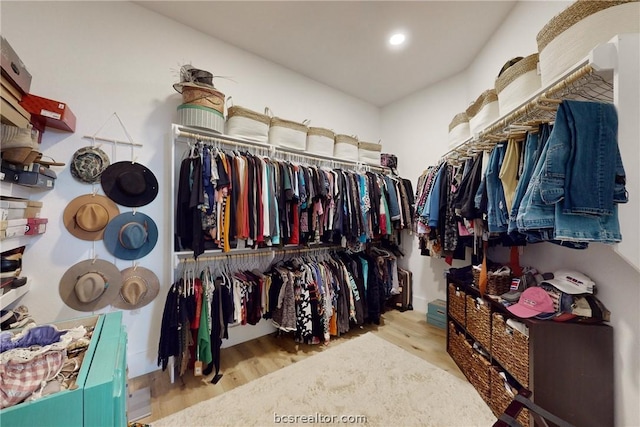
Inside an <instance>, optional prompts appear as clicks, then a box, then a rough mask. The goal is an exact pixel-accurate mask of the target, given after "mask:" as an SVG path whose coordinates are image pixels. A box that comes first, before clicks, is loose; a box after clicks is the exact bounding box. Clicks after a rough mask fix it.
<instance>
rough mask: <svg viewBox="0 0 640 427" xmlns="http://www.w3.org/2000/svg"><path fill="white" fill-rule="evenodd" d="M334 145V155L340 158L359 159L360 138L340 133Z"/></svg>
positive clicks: (355, 160)
mask: <svg viewBox="0 0 640 427" xmlns="http://www.w3.org/2000/svg"><path fill="white" fill-rule="evenodd" d="M335 141H336V143H335V145H334V146H333V156H334V157H337V158H339V159H344V160H351V161H354V162H357V161H358V139H357V138H354V137H353V136H349V135H343V134H338V135H336V138H335Z"/></svg>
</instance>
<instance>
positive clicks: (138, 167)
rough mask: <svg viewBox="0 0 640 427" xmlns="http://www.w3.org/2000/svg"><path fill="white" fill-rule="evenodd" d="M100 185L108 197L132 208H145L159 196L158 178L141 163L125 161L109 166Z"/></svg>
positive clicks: (103, 173)
mask: <svg viewBox="0 0 640 427" xmlns="http://www.w3.org/2000/svg"><path fill="white" fill-rule="evenodd" d="M100 184H101V185H102V190H103V191H104V193H105V194H106V195H107V197H109V198H110V199H111V200H113V201H114V202H116V203H117V204H119V205H122V206H128V207H132V208H133V207H140V206H145V205H147V204H149V203H151V202H152V201H153V200H154V199H155V198H156V196H157V195H158V180H157V178H156V176H155V175H154V174H153V172H152V171H151V170H150V169H149V168H148V167H146V166H145V165H142V164H140V163H134V162H128V161H123V162H116V163H113V164H111V165H109V167H108V168H106V169H105V170H104V172H102V175H101V177H100Z"/></svg>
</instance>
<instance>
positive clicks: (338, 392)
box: [152, 332, 495, 427]
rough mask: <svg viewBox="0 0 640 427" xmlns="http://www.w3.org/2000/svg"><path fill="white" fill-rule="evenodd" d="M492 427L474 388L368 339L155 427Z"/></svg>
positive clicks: (388, 345)
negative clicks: (291, 426) (362, 426)
mask: <svg viewBox="0 0 640 427" xmlns="http://www.w3.org/2000/svg"><path fill="white" fill-rule="evenodd" d="M343 416H344V418H343ZM357 416H363V417H364V418H360V419H357V418H356V417H357ZM494 422H495V417H494V416H493V414H492V413H491V410H490V409H489V408H488V407H487V405H486V404H485V403H484V402H483V401H482V398H480V396H479V395H478V393H477V392H476V391H475V389H474V388H473V387H472V386H471V384H469V383H468V382H466V381H463V380H461V379H459V378H457V377H455V376H453V375H451V374H449V373H448V372H446V371H444V370H442V369H440V368H438V367H436V366H434V365H432V364H430V363H428V362H426V361H424V360H422V359H420V358H419V357H417V356H414V355H413V354H411V353H409V352H407V351H405V350H403V349H401V348H400V347H398V346H396V345H394V344H391V343H389V342H388V341H386V340H384V339H382V338H378V337H377V336H376V335H374V334H372V333H370V332H369V333H366V334H364V335H362V336H360V337H358V338H355V339H352V340H349V341H347V342H345V343H342V344H339V345H337V346H335V347H333V348H329V349H328V350H325V351H323V352H321V353H319V354H317V355H314V356H312V357H309V358H307V359H304V360H301V361H300V362H297V363H294V364H293V365H289V366H287V367H285V368H283V369H280V370H278V371H276V372H272V373H270V374H268V375H265V376H264V377H261V378H259V379H257V380H254V381H251V382H250V383H247V384H244V385H242V386H240V387H237V388H235V389H233V390H231V391H229V392H227V393H224V394H222V395H220V396H217V397H214V398H212V399H210V400H208V401H205V402H201V403H198V404H196V405H194V406H191V407H189V408H186V409H183V410H182V411H180V412H177V413H175V414H173V415H170V416H168V417H165V418H163V419H161V420H158V421H156V422H153V423H152V426H153V427H160V426H274V425H280V424H286V425H325V426H326V425H329V424H338V425H367V426H441V427H444V426H447V427H448V426H491V425H492V424H493V423H494Z"/></svg>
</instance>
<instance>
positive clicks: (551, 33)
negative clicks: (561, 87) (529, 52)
mask: <svg viewBox="0 0 640 427" xmlns="http://www.w3.org/2000/svg"><path fill="white" fill-rule="evenodd" d="M638 16H640V3H638V2H637V1H583V0H580V1H576V2H575V3H573V4H571V5H570V6H569V7H567V8H566V9H565V10H563V11H562V12H560V13H559V14H557V15H556V16H554V17H553V18H551V20H549V22H548V23H547V24H546V25H545V26H544V27H543V28H542V30H540V32H539V33H538V35H537V36H536V42H537V45H538V53H539V54H540V72H541V82H542V86H543V87H546V86H548V85H549V84H550V83H552V82H553V81H554V80H555V79H556V78H557V77H559V76H560V75H561V74H562V73H563V72H565V71H567V70H568V69H569V67H572V66H573V65H575V64H576V63H577V62H578V61H580V60H582V59H583V58H585V57H586V56H587V55H588V54H589V52H590V51H591V50H592V49H593V48H595V47H596V46H598V45H599V44H602V43H607V42H608V41H609V40H611V38H613V37H614V36H615V35H617V34H624V33H638V32H640V19H638Z"/></svg>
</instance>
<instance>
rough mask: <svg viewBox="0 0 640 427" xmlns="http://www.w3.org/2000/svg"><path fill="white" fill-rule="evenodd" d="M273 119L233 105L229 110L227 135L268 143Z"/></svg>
mask: <svg viewBox="0 0 640 427" xmlns="http://www.w3.org/2000/svg"><path fill="white" fill-rule="evenodd" d="M270 123H271V118H270V117H269V116H267V115H266V114H260V113H258V112H255V111H253V110H250V109H248V108H244V107H240V106H237V105H233V106H231V107H229V108H228V109H227V122H226V133H227V135H230V136H237V137H241V138H246V139H251V140H253V141H258V142H264V143H266V142H267V141H268V140H269V125H270Z"/></svg>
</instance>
